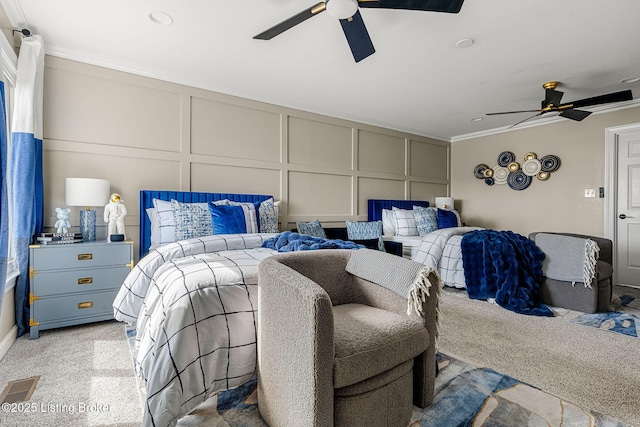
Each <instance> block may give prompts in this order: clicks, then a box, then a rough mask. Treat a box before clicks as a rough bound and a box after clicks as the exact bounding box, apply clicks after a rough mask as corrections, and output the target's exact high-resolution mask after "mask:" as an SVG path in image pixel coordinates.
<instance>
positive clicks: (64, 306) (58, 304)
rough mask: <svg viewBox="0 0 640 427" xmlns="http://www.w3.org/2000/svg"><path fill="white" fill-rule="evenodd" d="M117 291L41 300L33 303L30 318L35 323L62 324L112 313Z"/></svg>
mask: <svg viewBox="0 0 640 427" xmlns="http://www.w3.org/2000/svg"><path fill="white" fill-rule="evenodd" d="M117 292H118V291H117V290H112V291H101V292H94V293H83V294H74V295H65V296H59V297H51V298H42V299H39V300H36V301H33V305H32V306H31V318H32V319H33V320H34V321H35V322H39V323H46V322H51V321H56V322H62V321H65V320H69V319H74V318H80V317H87V316H97V315H100V314H104V313H113V307H112V304H113V300H114V298H115V297H116V294H117Z"/></svg>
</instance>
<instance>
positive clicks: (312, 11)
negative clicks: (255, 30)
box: [253, 2, 327, 40]
mask: <svg viewBox="0 0 640 427" xmlns="http://www.w3.org/2000/svg"><path fill="white" fill-rule="evenodd" d="M326 8H327V3H325V2H320V3H317V4H315V5H313V6H311V7H310V8H309V9H306V10H303V11H302V12H300V13H298V14H297V15H294V16H292V17H291V18H289V19H286V20H284V21H282V22H281V23H279V24H277V25H274V26H273V27H271V28H269V29H268V30H265V31H263V32H261V33H260V34H258V35H256V36H254V37H253V38H254V39H260V40H271V39H272V38H274V37H275V36H277V35H278V34H282V33H284V32H285V31H287V30H288V29H290V28H293V27H295V26H296V25H298V24H300V23H302V22H304V21H306V20H307V19H309V18H312V17H313V16H315V15H317V14H318V13H320V12H324V11H325V9H326Z"/></svg>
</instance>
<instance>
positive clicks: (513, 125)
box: [507, 111, 544, 129]
mask: <svg viewBox="0 0 640 427" xmlns="http://www.w3.org/2000/svg"><path fill="white" fill-rule="evenodd" d="M543 114H544V112H543V111H541V112H539V113H538V114H534V115H533V116H530V117H527V118H526V119H524V120H520V121H519V122H517V123H514V124H512V125H511V126H509V127H508V128H507V129H511V128H512V127H515V126H518V125H519V124H521V123H524V122H526V121H527V120H531V119H533V118H534V117H538V116H541V115H543Z"/></svg>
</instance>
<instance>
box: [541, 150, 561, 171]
mask: <svg viewBox="0 0 640 427" xmlns="http://www.w3.org/2000/svg"><path fill="white" fill-rule="evenodd" d="M540 165H541V169H542V171H543V172H555V171H557V170H558V168H559V167H560V159H559V158H558V156H554V155H553V154H549V155H547V156H544V157H543V158H541V159H540Z"/></svg>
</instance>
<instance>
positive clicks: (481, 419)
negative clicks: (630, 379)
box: [178, 353, 628, 427]
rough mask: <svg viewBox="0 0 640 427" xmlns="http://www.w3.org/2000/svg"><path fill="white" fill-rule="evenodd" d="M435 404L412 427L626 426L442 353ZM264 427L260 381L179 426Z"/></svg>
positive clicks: (418, 412) (218, 400) (195, 413)
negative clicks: (259, 407)
mask: <svg viewBox="0 0 640 427" xmlns="http://www.w3.org/2000/svg"><path fill="white" fill-rule="evenodd" d="M438 366H439V369H440V373H439V374H438V377H437V378H436V395H435V400H434V403H433V404H432V405H431V406H429V407H428V408H426V409H420V408H418V407H414V411H413V415H412V418H411V422H410V423H409V427H419V426H438V427H454V426H455V427H457V426H477V427H481V426H485V427H489V426H492V427H494V426H504V427H506V426H518V427H537V426H549V427H554V426H557V427H560V426H572V427H579V426H584V427H591V426H607V427H628V425H627V424H624V423H622V422H620V421H617V420H615V419H613V418H611V417H609V416H606V415H603V414H598V413H596V412H593V411H589V410H588V409H585V408H581V407H579V406H577V405H574V404H572V403H570V402H567V401H565V400H562V399H559V398H557V397H555V396H553V395H551V394H548V393H545V392H543V391H541V390H539V389H537V388H535V387H532V386H530V385H528V384H525V383H523V382H520V381H518V380H516V379H514V378H511V377H510V376H508V375H504V374H501V373H499V372H496V371H494V370H493V369H489V368H482V367H477V366H474V365H472V364H470V363H466V362H464V361H462V360H460V359H457V358H454V357H452V356H449V355H446V354H442V353H439V354H438ZM202 425H207V426H216V427H263V426H266V424H265V422H264V421H263V420H262V418H261V417H260V413H259V412H258V405H257V398H256V379H255V378H254V379H253V380H252V381H249V382H247V383H245V384H244V385H242V386H241V387H238V388H237V389H235V390H230V391H225V392H221V393H219V394H218V395H217V396H214V397H213V398H211V399H209V400H208V401H207V402H205V403H203V404H202V405H201V406H199V407H198V408H197V409H196V410H194V411H193V412H192V413H191V414H190V415H187V416H185V417H183V418H182V419H180V420H179V421H178V426H181V427H195V426H202Z"/></svg>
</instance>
